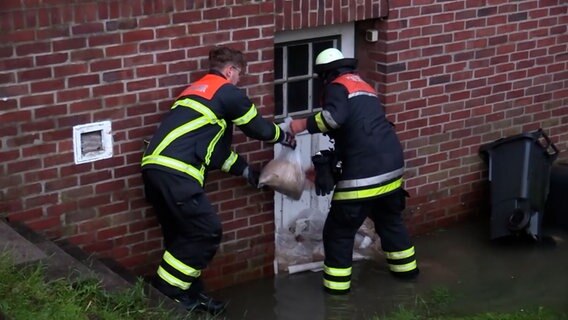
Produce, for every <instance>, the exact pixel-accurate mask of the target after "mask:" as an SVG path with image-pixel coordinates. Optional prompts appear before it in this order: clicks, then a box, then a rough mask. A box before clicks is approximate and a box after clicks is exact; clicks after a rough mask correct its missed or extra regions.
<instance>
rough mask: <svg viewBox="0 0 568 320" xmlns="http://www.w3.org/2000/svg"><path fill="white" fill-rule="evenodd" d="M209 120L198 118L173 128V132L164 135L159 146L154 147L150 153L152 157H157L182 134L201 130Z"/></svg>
mask: <svg viewBox="0 0 568 320" xmlns="http://www.w3.org/2000/svg"><path fill="white" fill-rule="evenodd" d="M208 123H209V120H208V119H207V118H206V117H199V118H197V119H195V120H192V121H190V122H188V123H186V124H183V125H181V126H179V127H177V128H175V129H174V130H172V131H171V132H170V133H168V134H167V135H166V137H165V138H164V139H163V140H162V141H161V142H160V144H159V145H158V146H157V147H156V149H155V150H154V152H152V154H153V155H158V154H160V153H162V151H164V149H165V148H166V147H167V146H169V145H170V143H172V141H174V140H175V139H177V138H179V137H181V136H183V135H184V134H186V133H188V132H190V131H193V130H195V129H197V128H201V127H203V126H204V125H206V124H208Z"/></svg>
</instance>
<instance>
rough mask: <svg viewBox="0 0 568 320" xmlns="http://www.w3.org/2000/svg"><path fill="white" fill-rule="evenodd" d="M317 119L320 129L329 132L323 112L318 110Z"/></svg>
mask: <svg viewBox="0 0 568 320" xmlns="http://www.w3.org/2000/svg"><path fill="white" fill-rule="evenodd" d="M315 120H316V125H317V126H318V129H319V130H320V131H321V132H327V131H328V130H327V127H326V126H325V123H324V122H323V116H322V114H321V111H320V112H318V113H317V114H316V116H315Z"/></svg>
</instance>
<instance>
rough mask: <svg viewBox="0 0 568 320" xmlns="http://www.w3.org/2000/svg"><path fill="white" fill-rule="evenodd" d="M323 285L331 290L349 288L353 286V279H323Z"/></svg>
mask: <svg viewBox="0 0 568 320" xmlns="http://www.w3.org/2000/svg"><path fill="white" fill-rule="evenodd" d="M323 285H324V286H325V287H327V288H330V289H331V290H347V289H349V287H350V286H351V281H346V282H336V281H330V280H327V279H323Z"/></svg>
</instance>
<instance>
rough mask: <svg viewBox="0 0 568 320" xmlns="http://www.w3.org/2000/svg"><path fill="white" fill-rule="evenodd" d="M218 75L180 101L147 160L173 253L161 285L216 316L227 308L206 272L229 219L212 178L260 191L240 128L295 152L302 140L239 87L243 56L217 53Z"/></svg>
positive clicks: (150, 188) (146, 172) (167, 255)
mask: <svg viewBox="0 0 568 320" xmlns="http://www.w3.org/2000/svg"><path fill="white" fill-rule="evenodd" d="M209 64H210V66H209V67H210V71H209V73H208V74H206V75H205V76H204V77H202V78H201V79H199V80H197V81H195V82H194V83H192V84H190V85H189V86H188V87H187V88H186V89H185V90H184V91H183V92H182V93H181V94H180V95H179V96H178V97H177V99H176V100H175V101H174V103H173V106H172V107H171V110H170V111H169V113H168V114H167V115H166V116H165V118H164V119H163V121H162V123H161V124H160V126H159V127H158V129H157V131H156V132H155V134H154V135H153V137H152V139H151V140H150V142H149V144H148V146H147V149H146V151H145V153H144V156H143V158H142V178H143V181H144V187H145V194H146V198H147V199H148V200H149V202H150V203H151V204H152V206H153V207H154V209H155V213H156V215H157V217H158V221H159V222H160V225H161V227H162V234H163V238H164V247H165V251H164V253H163V256H162V261H161V263H160V265H159V267H158V270H157V275H156V277H155V279H154V282H153V284H154V286H155V287H156V288H157V289H159V290H160V291H161V292H162V293H164V294H165V295H167V296H168V297H170V298H172V299H174V300H176V301H178V302H179V303H181V304H182V305H183V306H184V307H185V308H186V309H188V310H202V311H207V312H209V313H211V314H218V313H220V312H222V311H223V310H224V308H225V306H226V304H225V303H224V302H222V301H217V300H213V299H212V298H211V297H209V296H208V295H206V294H205V292H204V287H203V283H202V281H201V278H200V276H201V272H202V270H203V269H204V268H205V267H206V266H207V265H208V264H209V262H210V261H211V260H212V259H213V256H214V255H215V253H216V251H217V248H218V247H219V244H220V242H221V237H222V227H221V221H220V219H219V217H218V215H217V213H216V212H215V209H214V208H213V206H212V205H211V203H210V202H209V200H208V198H207V196H206V195H205V193H204V190H203V186H204V183H205V180H206V177H207V172H208V171H209V170H211V169H220V170H221V171H223V172H227V173H230V174H233V175H237V176H243V177H245V178H246V179H247V181H248V183H249V184H250V185H252V186H253V187H258V178H259V173H258V171H256V170H254V169H252V168H251V167H250V166H249V165H248V164H247V162H246V160H245V159H244V158H242V157H241V156H240V155H238V154H237V153H236V152H234V151H232V150H231V148H230V146H231V142H232V134H233V125H236V126H237V127H238V128H239V129H240V130H241V131H242V132H243V133H244V134H245V135H247V136H248V137H251V138H254V139H257V140H262V141H266V142H269V143H281V144H283V145H285V146H288V147H291V148H295V144H296V141H295V140H294V137H293V136H292V135H290V134H289V133H286V132H284V131H283V130H282V129H280V127H279V126H278V125H276V124H274V123H273V122H269V121H267V120H265V119H264V118H263V117H262V116H261V115H260V114H259V113H258V111H257V109H256V107H255V105H254V104H253V103H252V102H251V100H250V99H249V98H248V97H247V96H246V94H245V92H244V91H243V90H241V89H239V88H238V87H237V86H236V84H237V82H238V81H239V79H240V73H241V71H242V70H244V69H245V67H246V61H245V59H244V56H243V53H242V52H240V51H237V50H234V49H231V48H228V47H216V48H213V49H212V50H211V51H210V52H209Z"/></svg>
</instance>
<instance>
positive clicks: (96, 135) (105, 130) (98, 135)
mask: <svg viewBox="0 0 568 320" xmlns="http://www.w3.org/2000/svg"><path fill="white" fill-rule="evenodd" d="M73 150H74V153H75V164H81V163H86V162H92V161H96V160H101V159H107V158H110V157H112V133H111V123H110V121H101V122H96V123H88V124H81V125H77V126H74V127H73Z"/></svg>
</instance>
